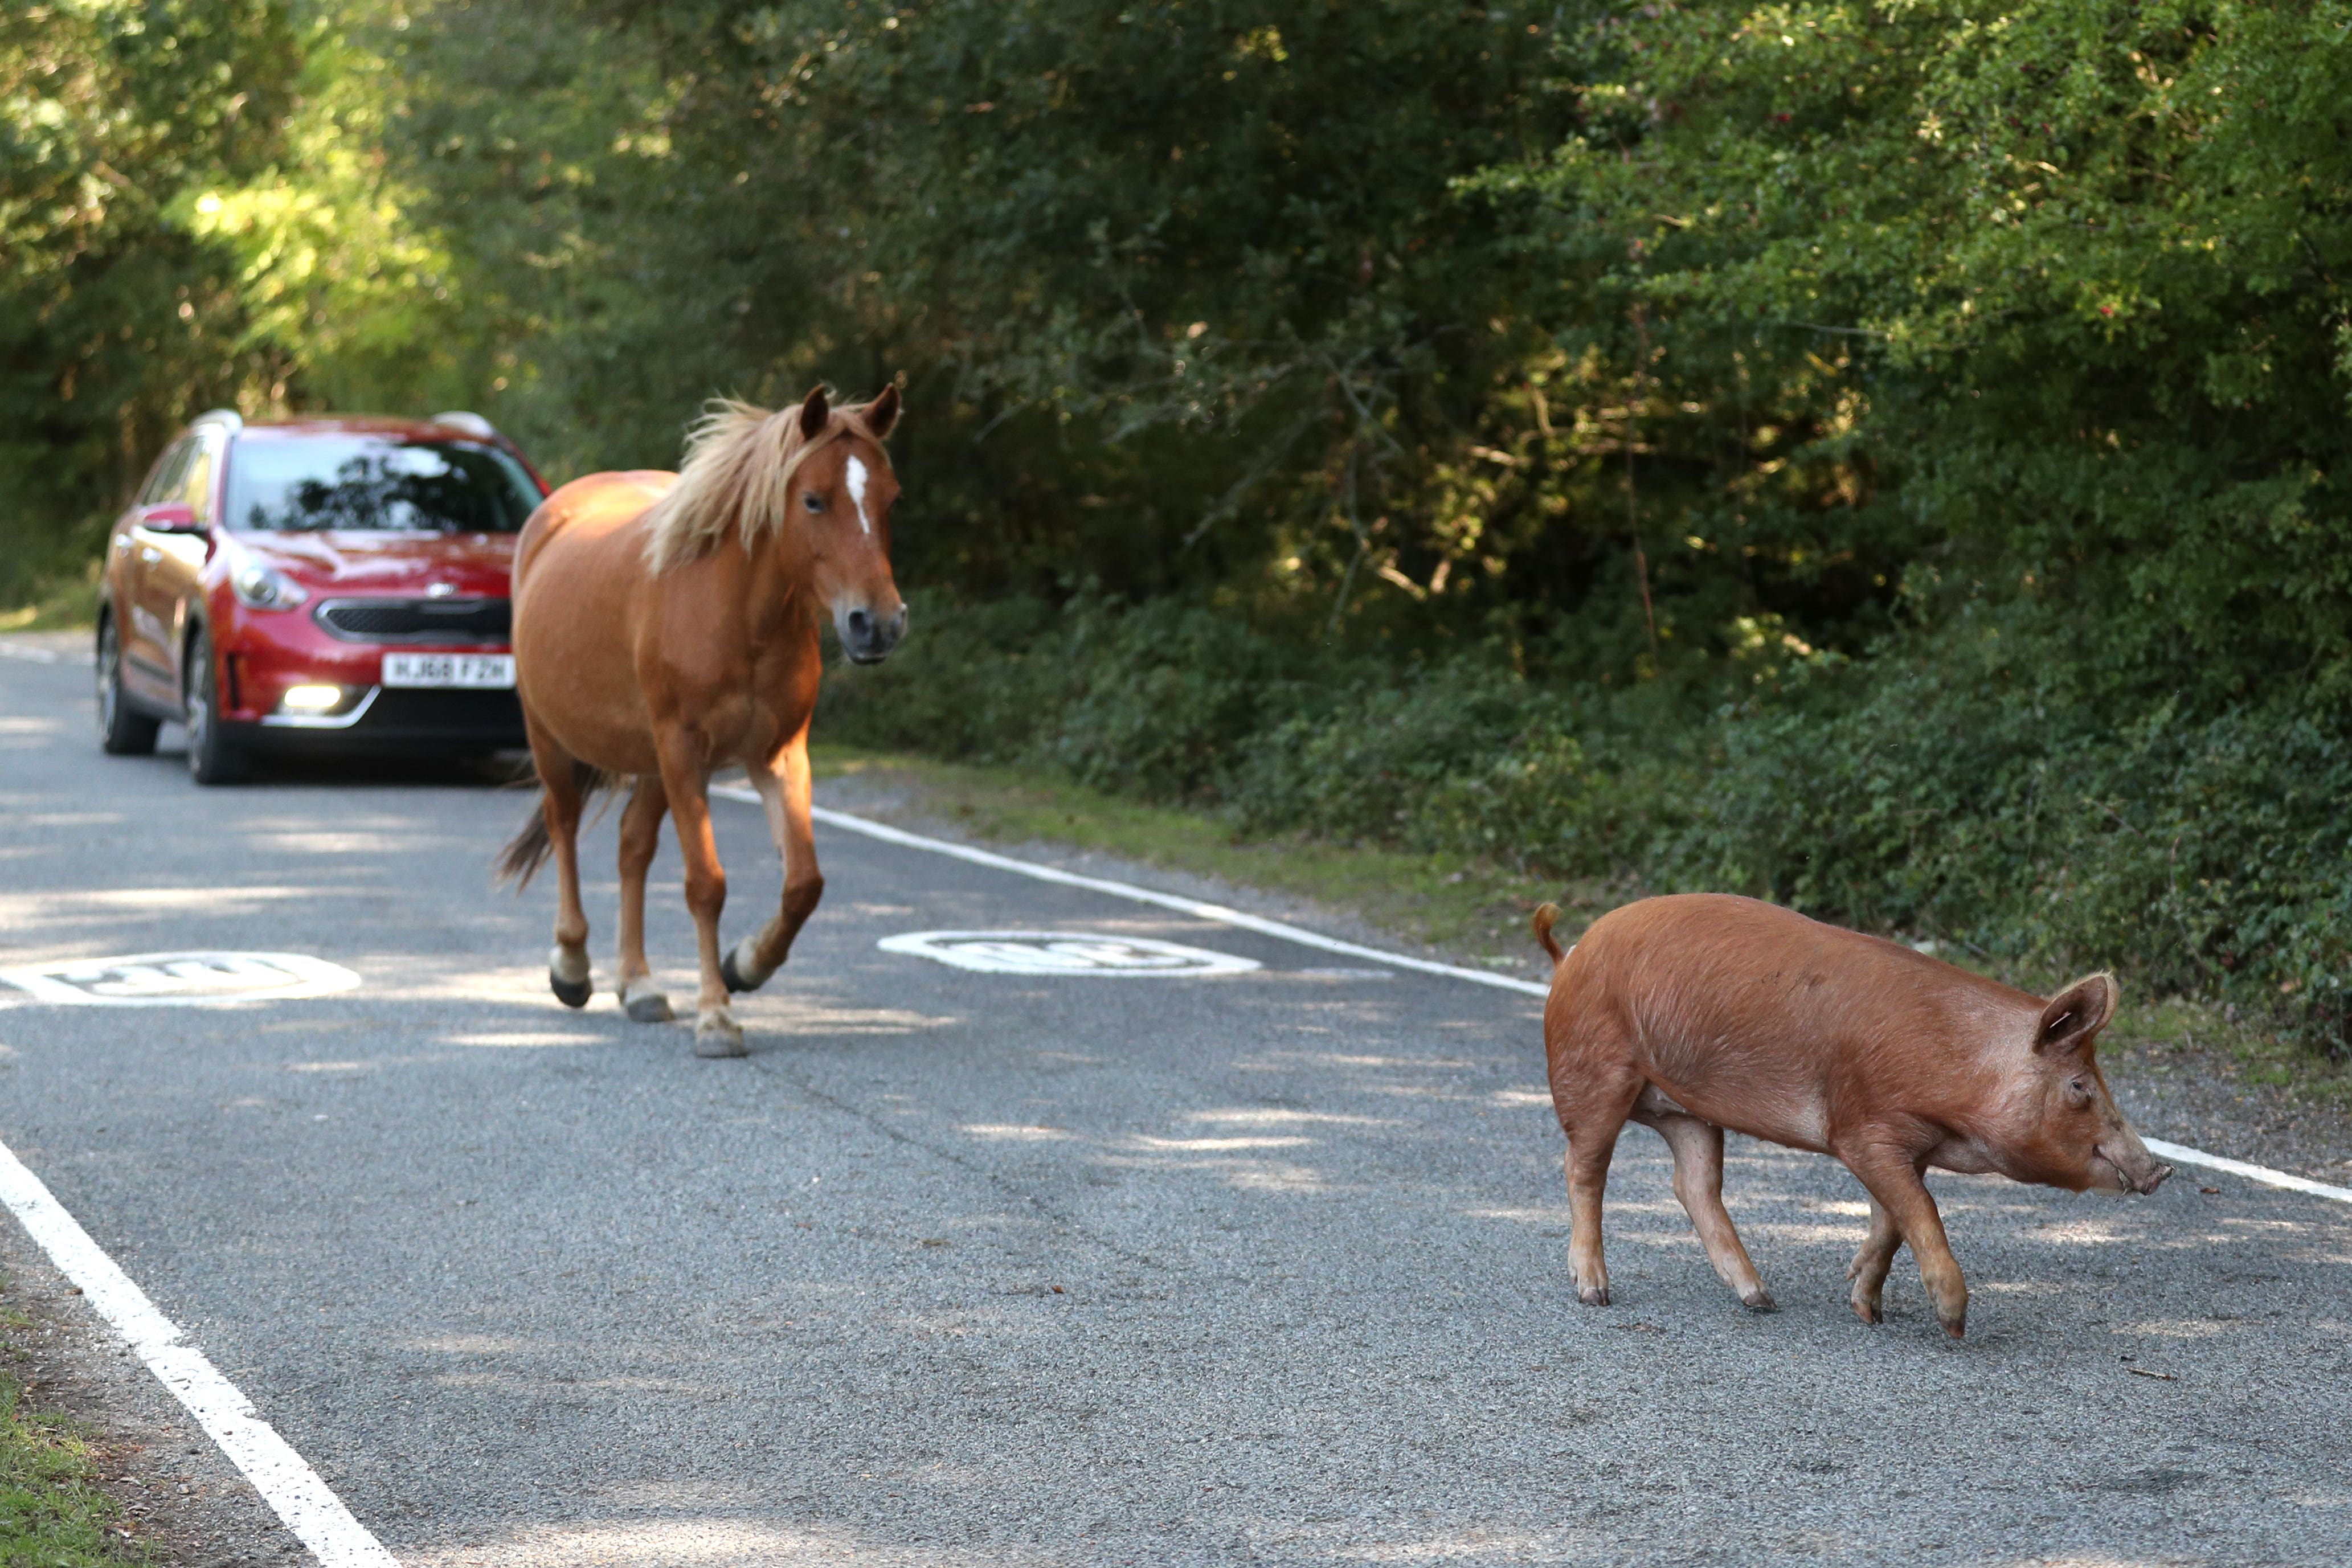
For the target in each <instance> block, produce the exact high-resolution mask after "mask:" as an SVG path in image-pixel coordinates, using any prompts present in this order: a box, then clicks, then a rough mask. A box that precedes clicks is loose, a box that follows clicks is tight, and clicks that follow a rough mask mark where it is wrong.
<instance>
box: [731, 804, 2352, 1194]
mask: <svg viewBox="0 0 2352 1568" xmlns="http://www.w3.org/2000/svg"><path fill="white" fill-rule="evenodd" d="M710 792H711V793H712V794H713V795H724V796H725V797H727V799H729V800H744V801H749V802H750V803H751V804H752V805H755V806H756V805H758V804H759V803H760V797H759V795H758V794H757V793H756V792H755V791H753V790H752V789H750V788H748V787H746V786H744V785H741V784H714V785H712V786H711V788H710ZM809 814H810V815H811V816H813V817H814V818H815V819H816V820H817V821H820V822H823V823H824V824H825V825H826V826H828V827H834V828H840V829H842V830H843V831H846V832H852V833H862V834H864V835H865V836H866V837H867V838H869V839H879V840H880V841H882V842H884V843H886V844H898V845H901V846H902V847H904V848H907V849H910V850H925V851H928V852H930V853H932V854H938V855H948V856H950V857H952V858H954V859H956V860H960V861H966V862H970V863H971V864H973V865H983V866H987V867H989V868H990V869H991V870H992V871H1009V872H1011V873H1013V874H1014V875H1015V876H1026V877H1034V878H1035V879H1036V880H1037V881H1039V882H1050V883H1058V884H1060V885H1061V886H1064V887H1082V888H1085V889H1087V890H1088V891H1089V892H1093V893H1103V894H1109V895H1110V896H1111V897H1113V898H1124V899H1128V900H1129V901H1131V902H1133V903H1136V904H1158V905H1159V906H1160V908H1162V909H1173V910H1178V911H1181V913H1183V914H1186V915H1198V916H1200V917H1201V918H1202V919H1203V920H1215V921H1219V922H1221V923H1223V924H1224V925H1238V926H1240V927H1241V928H1242V929H1243V930H1244V931H1255V932H1259V933H1261V934H1262V935H1265V936H1276V937H1279V938H1281V939H1282V940H1283V941H1285V942H1297V943H1298V944H1300V945H1301V946H1307V947H1319V948H1321V949H1322V950H1323V951H1324V952H1326V953H1342V954H1345V955H1347V956H1349V957H1350V958H1370V959H1371V960H1372V961H1373V962H1375V963H1380V964H1388V965H1392V966H1394V967H1397V968H1400V969H1417V970H1419V971H1420V972H1422V973H1423V974H1425V975H1444V976H1447V977H1450V978H1453V979H1456V980H1467V981H1469V982H1470V983H1471V984H1472V985H1475V986H1493V987H1496V988H1498V989H1501V990H1506V991H1519V992H1523V993H1525V994H1526V995H1528V996H1531V997H1542V996H1549V995H1550V993H1551V988H1550V987H1549V986H1548V985H1545V984H1542V983H1541V982H1539V981H1536V980H1519V979H1514V978H1512V977H1510V976H1508V975H1488V974H1482V973H1480V972H1479V971H1478V970H1476V969H1465V968H1463V967H1461V966H1460V965H1458V964H1440V963H1436V962H1433V960H1431V959H1428V958H1412V957H1408V956H1405V955H1404V954H1402V953H1383V952H1382V951H1381V950H1380V949H1379V948H1377V947H1366V946H1360V945H1359V944H1357V943H1354V942H1342V941H1340V940H1339V939H1338V938H1337V937H1333V936H1323V935H1322V934H1321V933H1320V932H1315V931H1309V930H1307V929H1306V928H1305V927H1303V926H1298V925H1286V924H1285V923H1284V922H1282V921H1279V920H1267V919H1265V918H1264V917H1263V916H1260V915H1244V914H1243V913H1242V912H1241V911H1240V910H1238V909H1227V908H1226V907H1225V906H1224V905H1223V904H1203V903H1202V902H1201V901H1200V900H1199V899H1196V898H1182V897H1180V896H1178V895H1177V894H1172V893H1155V892H1153V891H1152V890H1151V889H1150V888H1148V887H1137V886H1136V885H1134V884H1133V883H1125V882H1113V881H1111V880H1110V879H1108V877H1099V876H1079V875H1078V874H1076V873H1074V872H1066V871H1063V870H1061V869H1059V868H1058V867H1055V866H1049V865H1038V864H1035V863H1034V862H1029V861H1017V860H1014V859H1013V857H1012V856H1011V855H1000V854H992V853H991V852H988V851H986V850H976V849H973V848H972V847H971V845H969V844H958V843H950V842H949V841H947V840H945V839H933V838H926V837H925V836H924V835H922V834H921V833H910V832H908V831H906V830H905V829H903V828H894V827H891V826H889V825H888V824H887V823H883V822H876V821H868V820H867V819H866V818H864V817H853V816H851V815H850V814H849V813H848V812H846V811H835V810H830V809H828V808H826V807H824V806H817V807H813V808H812V809H811V810H810V813H809ZM2140 1141H2141V1142H2142V1143H2144V1144H2146V1145H2147V1146H2148V1148H2149V1149H2150V1150H2151V1151H2152V1152H2153V1153H2154V1154H2155V1155H2157V1156H2158V1158H2159V1159H2168V1160H2180V1161H2183V1162H2185V1163H2187V1164H2189V1165H2193V1166H2209V1167H2210V1168H2211V1169H2214V1170H2217V1171H2227V1172H2229V1173H2230V1174H2231V1175H2232V1176H2244V1177H2245V1178H2246V1179H2247V1180H2248V1181H2258V1182H2262V1183H2263V1184H2264V1185H2265V1186H2276V1187H2284V1188H2285V1189H2286V1190H2287V1191H2289V1192H2299V1193H2304V1194H2305V1195H2307V1196H2309V1197H2324V1198H2327V1199H2330V1200H2331V1201H2333V1202H2336V1203H2352V1187H2341V1186H2328V1185H2327V1184H2326V1182H2317V1181H2311V1180H2309V1179H2307V1178H2305V1177H2303V1176H2292V1175H2289V1174H2288V1173H2287V1172H2285V1171H2281V1170H2273V1169H2271V1168H2270V1167H2269V1166H2258V1165H2252V1164H2249V1163H2247V1162H2246V1161H2244V1160H2233V1159H2230V1158H2228V1157H2227V1156H2225V1155H2209V1154H2207V1153H2206V1152H2205V1151H2204V1150H2202V1149H2193V1148H2190V1147H2189V1145H2186V1144H2172V1143H2167V1142H2165V1141H2164V1140H2163V1139H2161V1138H2149V1137H2142V1138H2141V1140H2140Z"/></svg>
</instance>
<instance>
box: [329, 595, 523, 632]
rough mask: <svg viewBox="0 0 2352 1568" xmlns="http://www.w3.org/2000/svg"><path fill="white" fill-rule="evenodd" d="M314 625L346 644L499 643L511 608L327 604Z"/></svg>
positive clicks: (502, 604) (480, 602)
mask: <svg viewBox="0 0 2352 1568" xmlns="http://www.w3.org/2000/svg"><path fill="white" fill-rule="evenodd" d="M318 617H319V624H320V625H321V626H323V627H325V628H326V629H327V632H328V634H329V635H330V636H334V637H340V638H341V639H342V640H343V641H345V642H347V643H505V642H507V641H508V640H509V637H510V636H511V635H512V634H513V630H514V606H513V604H512V603H511V601H508V600H504V599H331V600H329V601H327V602H326V603H324V604H321V605H320V606H319V609H318Z"/></svg>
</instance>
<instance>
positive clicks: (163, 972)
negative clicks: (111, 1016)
mask: <svg viewBox="0 0 2352 1568" xmlns="http://www.w3.org/2000/svg"><path fill="white" fill-rule="evenodd" d="M0 981H5V982H6V983H7V984H9V985H12V986H15V987H16V988H18V989H19V990H25V991H30V992H31V993H32V994H33V995H34V996H35V997H36V998H38V999H40V1000H42V1001H45V1002H58V1003H65V1004H69V1005H79V1006H85V1007H101V1008H158V1007H191V1006H203V1005H207V1004H214V1003H219V1002H252V1001H283V1000H286V999H287V998H293V997H323V996H329V995H331V994H333V993H334V992H336V991H348V990H351V989H353V988H356V987H357V986H358V985H359V983H360V977H358V976H357V975H354V974H353V973H352V972H351V971H350V970H349V969H346V968H344V967H342V966H341V964H330V963H328V962H327V961H326V960H325V959H323V958H313V957H310V956H308V955H306V954H302V953H135V954H133V955H131V956H130V957H127V958H76V959H71V960H69V961H68V962H65V963H61V964H42V965H38V966H36V967H31V968H23V969H0Z"/></svg>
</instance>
